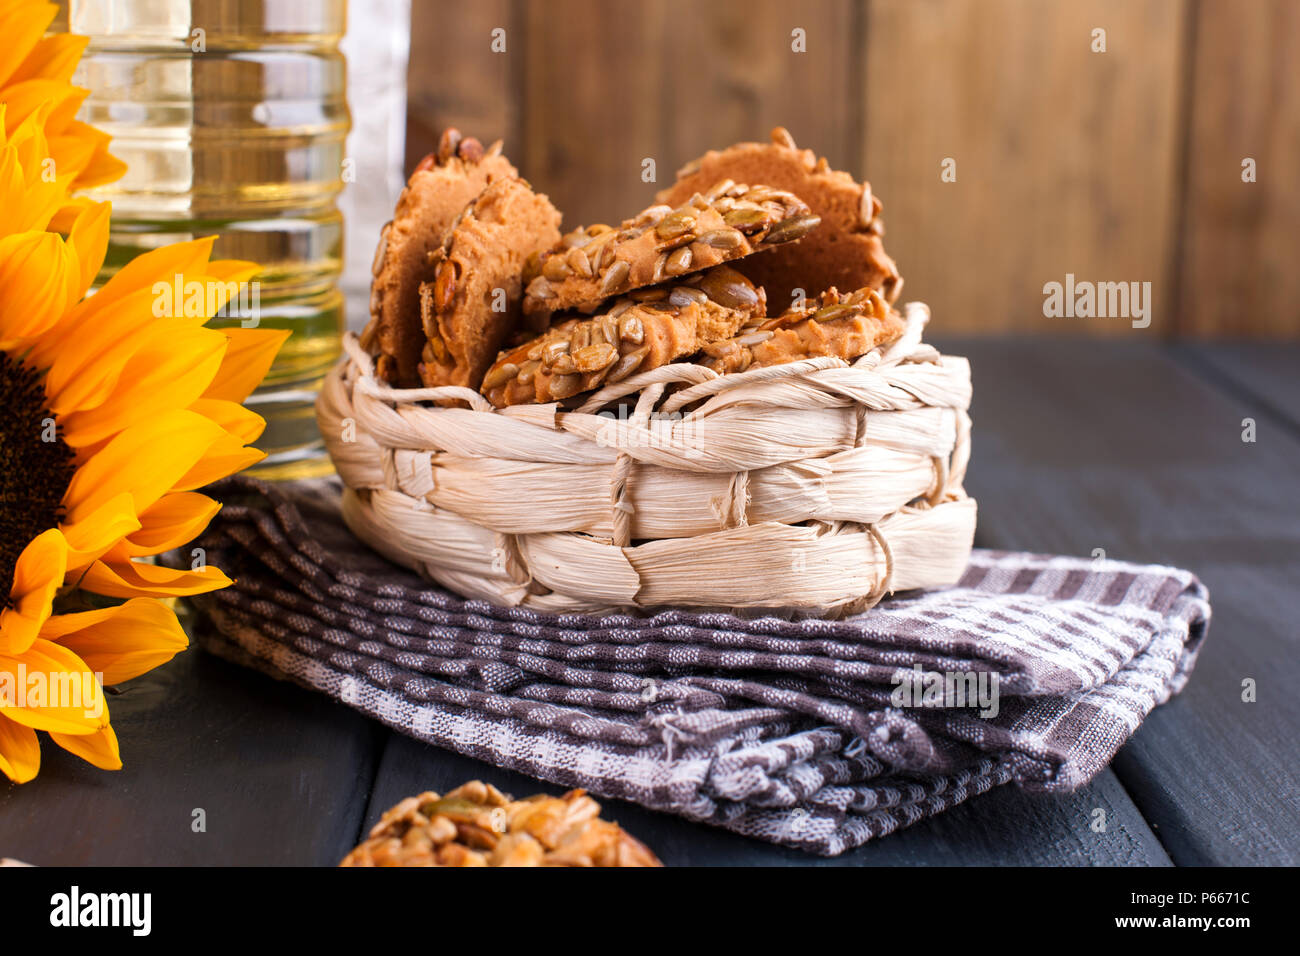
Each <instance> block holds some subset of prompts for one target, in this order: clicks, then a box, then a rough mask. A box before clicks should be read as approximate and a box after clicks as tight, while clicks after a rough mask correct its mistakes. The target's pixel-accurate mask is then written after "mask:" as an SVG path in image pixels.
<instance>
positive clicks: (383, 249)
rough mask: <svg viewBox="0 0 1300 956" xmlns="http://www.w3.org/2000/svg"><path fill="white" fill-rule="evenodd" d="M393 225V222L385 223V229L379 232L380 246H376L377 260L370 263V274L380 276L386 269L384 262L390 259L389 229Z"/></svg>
mask: <svg viewBox="0 0 1300 956" xmlns="http://www.w3.org/2000/svg"><path fill="white" fill-rule="evenodd" d="M392 224H393V220H391V219H390V220H388V222H386V223H384V228H383V229H380V230H379V245H377V246H375V258H374V259H372V260H371V262H370V274H371V275H372V276H377V275H379V272H380V270H381V269H383V268H384V260H385V259H386V258H388V227H389V226H391V225H392Z"/></svg>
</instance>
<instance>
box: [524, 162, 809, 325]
mask: <svg viewBox="0 0 1300 956" xmlns="http://www.w3.org/2000/svg"><path fill="white" fill-rule="evenodd" d="M818 222H819V220H818V218H817V216H815V215H813V214H811V213H810V212H809V210H808V205H807V204H806V203H805V202H804V201H803V200H802V199H800V198H799V197H798V196H797V195H795V194H794V193H791V192H788V191H785V190H782V189H773V188H772V187H770V186H762V185H744V184H738V183H736V182H733V181H732V180H730V179H725V178H720V179H719V180H718V181H715V182H712V183H709V184H708V186H707V188H704V189H701V190H699V191H696V192H693V193H691V194H688V195H687V196H686V197H685V198H684V199H682V200H681V201H680V204H679V205H677V207H676V208H673V207H672V206H667V205H659V206H651V207H650V208H649V209H646V210H645V211H643V212H642V213H640V214H639V215H638V216H636V217H634V218H632V219H629V220H627V221H626V222H624V223H622V224H621V225H620V226H618V228H613V227H610V226H603V225H601V226H591V227H588V228H586V229H577V230H574V231H573V232H569V233H567V234H566V235H565V236H564V237H563V239H562V240H561V241H560V242H559V243H558V244H557V245H556V247H555V248H553V249H551V250H549V251H547V252H545V253H543V254H542V255H541V256H539V257H538V258H537V259H536V260H535V261H534V262H532V263H530V264H529V273H528V275H527V276H526V277H525V278H526V281H527V288H526V294H525V296H524V313H525V315H528V316H532V317H536V316H541V317H543V318H544V317H545V316H548V315H550V314H552V313H555V312H559V311H563V310H565V309H577V310H579V311H582V312H587V313H590V312H592V311H594V310H595V309H596V308H597V307H598V306H599V305H600V303H602V302H604V301H605V300H606V299H609V298H612V297H614V296H618V295H622V294H624V293H626V292H630V291H632V290H634V289H641V288H644V287H646V286H649V285H654V284H655V283H658V282H663V281H665V280H668V279H675V278H679V277H681V276H683V275H688V274H690V273H694V272H701V271H703V270H705V269H709V268H712V267H713V266H717V265H720V264H722V263H724V262H731V261H733V260H736V259H742V258H744V257H746V256H750V255H753V254H754V253H756V252H763V251H764V250H768V249H771V248H774V247H776V246H779V245H785V244H789V243H792V242H795V241H796V240H799V239H802V238H803V237H804V236H806V235H808V234H809V233H810V232H813V231H814V230H815V229H816V228H817V225H818Z"/></svg>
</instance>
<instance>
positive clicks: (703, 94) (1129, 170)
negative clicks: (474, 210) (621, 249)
mask: <svg viewBox="0 0 1300 956" xmlns="http://www.w3.org/2000/svg"><path fill="white" fill-rule="evenodd" d="M796 28H798V29H802V30H803V31H805V35H806V48H807V49H806V52H803V53H797V52H793V51H792V49H791V42H792V31H793V30H795V29H796ZM1098 28H1099V29H1103V30H1105V41H1106V52H1104V53H1095V52H1093V51H1092V49H1091V47H1092V45H1093V31H1094V29H1098ZM496 29H503V30H504V31H505V33H504V38H505V44H506V50H505V52H504V53H499V52H493V50H492V48H491V44H492V40H493V31H494V30H496ZM499 36H500V35H499V34H498V37H499ZM1297 63H1300V2H1297V0H1249V2H1240V0H1093V2H1089V3H1086V4H1085V3H1065V2H1060V3H1057V2H1050V0H862V2H853V0H802V2H798V3H793V2H788V0H787V2H781V0H712V2H699V0H412V24H411V63H410V70H409V77H408V81H409V94H408V97H409V98H408V102H409V106H408V128H407V166H408V169H409V168H411V167H413V166H414V165H415V163H416V162H417V161H418V160H419V158H420V157H421V156H423V155H424V154H425V153H426V152H428V151H429V150H430V149H431V148H432V147H433V145H434V144H435V143H436V139H437V135H438V131H439V130H440V129H441V128H442V127H443V126H444V125H449V124H450V125H457V126H459V127H460V128H461V129H462V130H463V131H465V132H466V133H471V134H474V135H477V136H479V137H480V138H481V139H483V140H484V141H485V142H486V141H488V140H490V139H493V138H496V137H501V138H504V139H505V141H506V150H507V153H508V155H510V157H511V158H512V159H513V160H514V161H515V163H516V164H517V165H518V166H519V168H520V170H521V172H522V173H523V175H524V176H526V177H527V178H528V179H529V180H530V181H531V182H532V183H533V184H534V186H536V187H537V188H538V189H540V190H542V191H544V192H546V193H548V194H549V195H550V196H551V198H552V199H553V200H554V201H555V203H556V204H557V205H558V206H559V207H560V209H561V210H563V212H564V214H565V223H566V226H569V227H571V226H574V225H577V224H579V223H587V222H594V221H602V222H615V221H617V220H619V219H620V218H623V217H625V216H627V215H631V214H632V213H633V212H635V211H637V210H638V209H639V208H641V207H642V206H644V205H646V204H648V203H649V201H650V198H651V195H652V193H653V192H654V190H655V188H658V187H661V186H662V185H664V184H665V183H667V182H670V181H671V179H672V175H673V172H674V170H676V168H677V167H678V166H680V165H681V164H683V163H684V162H686V161H687V160H689V159H691V158H693V157H694V156H696V155H698V154H699V153H701V152H702V151H704V150H705V149H707V148H709V147H715V146H723V145H726V144H729V143H731V142H734V141H737V140H743V139H759V140H762V139H766V136H767V132H768V130H769V129H770V128H771V127H772V126H774V125H778V124H780V125H784V126H786V127H788V128H789V129H790V130H791V132H792V133H793V134H794V137H795V139H796V141H797V142H799V144H800V145H804V146H809V147H811V148H813V149H815V150H817V151H818V152H819V153H821V154H823V155H825V156H826V157H827V158H828V160H829V161H830V162H831V164H832V165H833V166H835V167H837V168H842V169H847V170H849V171H851V172H853V173H854V174H855V175H857V176H859V177H861V178H865V179H868V180H870V181H871V183H872V186H873V189H874V190H875V192H876V194H877V195H878V196H880V197H881V198H882V200H883V201H884V204H885V213H884V218H885V222H886V225H887V234H886V247H887V249H888V250H889V252H890V253H891V254H892V255H893V256H894V258H895V259H897V260H898V263H899V266H900V268H901V270H902V273H903V275H904V277H905V279H906V288H905V291H904V298H917V299H922V300H924V301H926V302H929V303H930V305H931V306H932V308H933V309H934V320H933V321H934V325H933V328H934V330H935V331H936V332H945V333H966V332H1007V331H1031V332H1044V333H1052V334H1078V333H1082V334H1101V335H1106V334H1121V333H1123V334H1132V335H1144V336H1153V335H1154V336H1163V337H1175V336H1182V335H1189V336H1190V335H1194V336H1215V335H1220V336H1252V337H1291V338H1295V337H1300V263H1298V262H1297V259H1300V67H1297V65H1296V64H1297ZM647 157H649V158H653V159H654V160H655V162H656V164H657V177H658V183H657V184H656V185H649V184H646V183H643V182H642V179H641V171H642V162H643V160H644V159H645V158H647ZM1247 157H1249V158H1252V159H1253V160H1254V161H1255V163H1256V177H1257V181H1256V182H1254V183H1245V182H1243V181H1242V162H1243V160H1244V159H1246V158H1247ZM947 158H951V159H953V160H955V164H956V166H955V168H956V174H957V175H956V181H955V182H943V181H942V180H941V177H940V172H941V163H942V162H943V161H944V160H945V159H947ZM1066 273H1072V274H1074V276H1075V277H1076V279H1078V280H1092V281H1140V282H1142V281H1145V282H1150V283H1151V284H1152V302H1153V309H1152V324H1151V327H1150V328H1149V329H1146V330H1135V329H1133V328H1132V326H1131V323H1130V322H1129V321H1127V320H1126V319H1118V318H1115V319H1099V318H1092V319H1079V318H1075V319H1067V318H1046V317H1044V315H1043V284H1044V283H1046V282H1050V281H1057V282H1063V281H1064V279H1065V275H1066Z"/></svg>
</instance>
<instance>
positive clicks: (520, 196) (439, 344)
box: [419, 178, 560, 389]
mask: <svg viewBox="0 0 1300 956" xmlns="http://www.w3.org/2000/svg"><path fill="white" fill-rule="evenodd" d="M559 227H560V213H559V211H558V210H557V209H556V208H555V207H554V206H553V205H551V201H550V200H549V199H547V198H546V196H544V195H543V194H541V193H537V192H534V191H533V188H532V187H531V186H530V185H529V184H528V183H527V181H525V180H523V179H518V178H513V179H499V180H497V181H496V182H494V183H492V184H491V185H489V186H488V187H487V188H486V189H484V190H483V192H481V193H480V194H479V195H478V196H477V197H475V198H474V199H473V200H472V201H471V202H470V204H469V205H468V206H466V207H465V209H464V211H463V212H462V213H461V215H460V216H459V217H458V218H457V220H456V222H455V224H454V225H453V226H452V228H451V229H450V230H449V231H448V233H447V238H446V241H445V242H444V243H443V245H442V247H441V248H439V249H437V250H435V251H434V252H433V253H432V255H431V256H430V257H429V263H430V269H431V271H432V273H433V278H432V280H430V281H426V282H424V283H422V284H421V286H420V313H419V314H420V323H421V325H422V327H423V329H424V335H425V344H424V349H423V352H422V355H421V360H420V364H419V373H420V379H421V381H423V382H424V384H425V385H427V386H429V387H436V386H440V385H461V386H465V387H467V388H473V389H477V388H478V387H479V384H480V383H481V382H482V381H483V373H484V372H485V371H487V368H488V366H489V365H491V364H492V360H493V358H495V356H496V354H497V351H498V350H499V349H500V348H501V346H502V345H503V344H504V343H505V342H506V339H507V338H508V337H509V336H510V335H511V334H513V333H514V332H515V331H516V330H517V328H518V326H519V304H520V298H521V296H522V293H523V289H522V281H521V278H520V277H521V275H522V273H523V269H524V263H525V261H526V260H527V259H528V257H529V256H530V255H532V254H533V253H535V252H538V251H540V250H542V249H546V248H549V247H550V246H553V245H554V244H555V243H556V242H557V241H559V238H560V228H559Z"/></svg>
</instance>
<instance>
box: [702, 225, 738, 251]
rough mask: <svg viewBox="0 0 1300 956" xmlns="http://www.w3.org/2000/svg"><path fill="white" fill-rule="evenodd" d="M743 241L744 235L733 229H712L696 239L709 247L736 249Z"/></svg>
mask: <svg viewBox="0 0 1300 956" xmlns="http://www.w3.org/2000/svg"><path fill="white" fill-rule="evenodd" d="M744 241H745V237H744V236H742V235H741V234H740V233H739V232H737V231H736V230H735V229H713V230H711V231H709V232H706V233H705V234H704V235H702V236H700V238H699V239H697V240H696V242H701V243H703V244H704V245H706V246H708V247H709V248H710V249H738V248H739V247H740V244H741V243H742V242H744Z"/></svg>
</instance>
